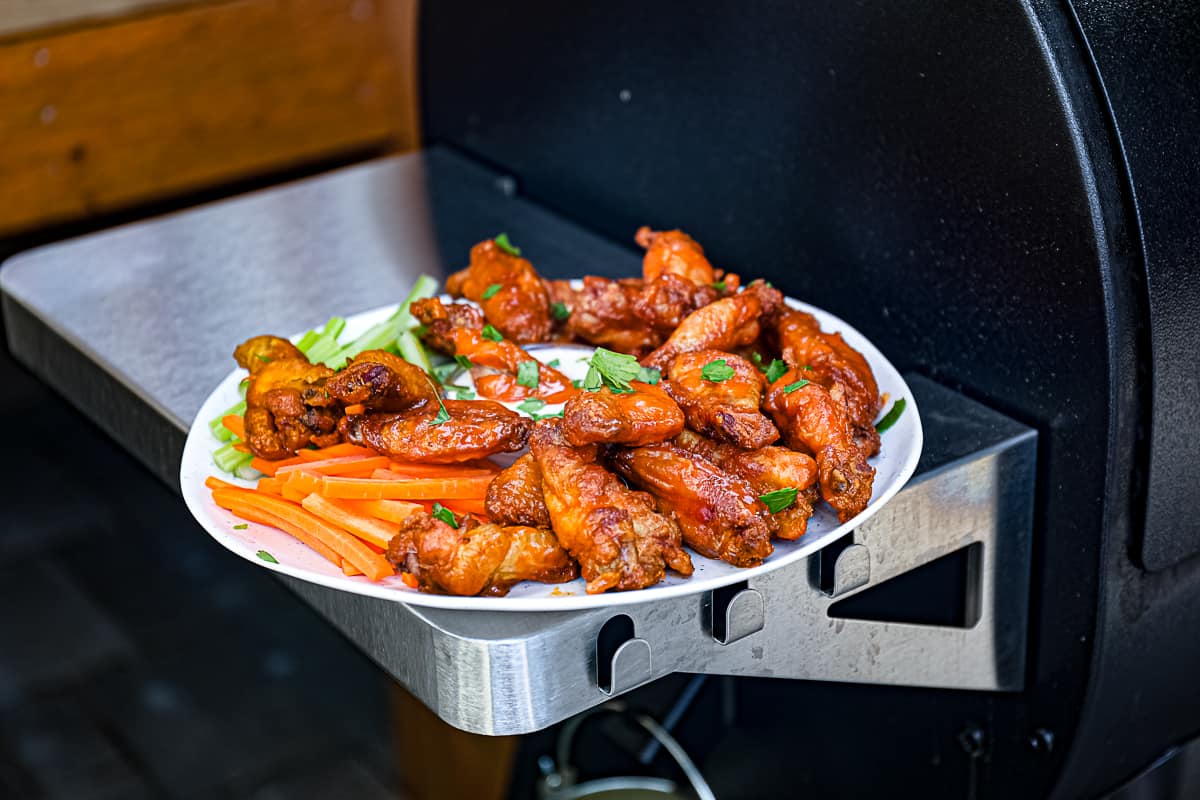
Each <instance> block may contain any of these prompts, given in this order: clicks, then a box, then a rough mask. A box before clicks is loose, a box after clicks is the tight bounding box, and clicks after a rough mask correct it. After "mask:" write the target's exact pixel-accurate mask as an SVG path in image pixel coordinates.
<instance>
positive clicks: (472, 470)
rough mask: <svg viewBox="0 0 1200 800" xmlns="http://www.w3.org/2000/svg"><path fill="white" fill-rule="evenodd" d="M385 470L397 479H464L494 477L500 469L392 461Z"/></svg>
mask: <svg viewBox="0 0 1200 800" xmlns="http://www.w3.org/2000/svg"><path fill="white" fill-rule="evenodd" d="M387 470H388V471H389V472H391V473H392V474H393V475H395V476H397V477H400V476H406V477H410V478H466V477H473V476H476V475H495V474H496V473H497V472H499V471H500V468H499V467H496V468H495V469H488V468H486V467H477V466H469V465H467V464H461V465H460V464H403V463H400V462H398V461H393V462H391V463H390V464H388V466H387Z"/></svg>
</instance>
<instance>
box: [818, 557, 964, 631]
mask: <svg viewBox="0 0 1200 800" xmlns="http://www.w3.org/2000/svg"><path fill="white" fill-rule="evenodd" d="M982 558H983V545H982V544H980V543H979V542H976V543H974V544H971V545H968V546H966V547H964V548H962V549H960V550H955V551H954V552H953V553H949V554H947V555H944V556H942V557H941V558H937V559H934V560H933V561H930V562H929V563H928V564H922V565H921V566H919V567H917V568H916V569H914V570H910V571H909V572H905V573H904V574H902V575H897V576H896V577H894V578H892V579H891V580H888V581H885V582H883V583H881V584H879V585H878V586H872V587H871V588H869V589H865V590H863V591H861V592H859V593H858V594H855V595H851V596H850V597H847V598H846V599H844V600H839V601H838V602H836V603H834V604H833V605H831V606H830V607H829V616H831V617H834V618H840V619H863V620H876V621H878V622H905V623H909V624H913V625H940V626H943V627H951V628H971V627H974V626H975V623H977V622H978V621H979V613H980V589H981V586H980V566H981V563H982Z"/></svg>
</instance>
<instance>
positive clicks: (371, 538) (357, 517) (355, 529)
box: [300, 494, 400, 547]
mask: <svg viewBox="0 0 1200 800" xmlns="http://www.w3.org/2000/svg"><path fill="white" fill-rule="evenodd" d="M300 505H302V506H304V508H305V509H307V510H308V511H310V512H312V513H313V514H316V515H317V516H318V517H320V518H321V519H323V520H325V521H326V522H331V523H333V524H334V525H337V526H339V527H342V528H345V529H346V530H348V531H350V532H351V533H353V534H354V535H355V536H357V537H358V538H360V539H363V540H365V541H367V542H370V543H371V544H373V545H375V546H376V547H387V546H388V542H390V541H391V540H392V537H393V536H395V535H396V534H397V533H399V532H400V527H399V526H398V525H395V524H392V523H388V522H384V521H383V520H379V519H375V518H374V517H368V516H366V515H365V514H359V513H358V512H356V511H353V510H351V509H349V508H346V507H345V506H343V505H342V504H341V503H340V502H338V501H337V500H329V499H327V498H324V497H321V495H319V494H310V495H309V496H308V497H306V498H304V502H303V503H301V504H300Z"/></svg>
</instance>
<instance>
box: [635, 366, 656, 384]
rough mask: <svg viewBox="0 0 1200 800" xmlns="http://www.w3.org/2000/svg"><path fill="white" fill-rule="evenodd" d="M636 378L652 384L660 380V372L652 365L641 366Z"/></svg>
mask: <svg viewBox="0 0 1200 800" xmlns="http://www.w3.org/2000/svg"><path fill="white" fill-rule="evenodd" d="M637 380H639V381H641V382H642V383H648V384H650V385H651V386H654V385H655V384H657V383H658V382H659V381H660V380H662V373H661V372H659V371H658V370H656V369H655V368H654V367H642V368H641V369H639V370H638V375H637Z"/></svg>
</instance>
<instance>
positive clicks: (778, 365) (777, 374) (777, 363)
mask: <svg viewBox="0 0 1200 800" xmlns="http://www.w3.org/2000/svg"><path fill="white" fill-rule="evenodd" d="M787 371H788V368H787V364H785V363H784V362H783V361H782V360H780V359H778V358H776V359H775V360H773V361H772V362H771V363H770V364H769V365H768V366H767V383H774V382H775V381H777V380H779V379H780V378H782V377H783V376H784V375H785V374H786V373H787Z"/></svg>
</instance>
